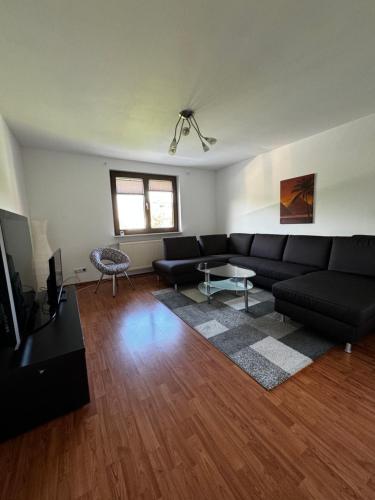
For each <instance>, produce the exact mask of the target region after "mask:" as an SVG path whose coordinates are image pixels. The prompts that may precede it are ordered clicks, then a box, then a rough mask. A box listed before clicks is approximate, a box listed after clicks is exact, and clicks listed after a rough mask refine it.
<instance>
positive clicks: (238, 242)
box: [229, 233, 254, 255]
mask: <svg viewBox="0 0 375 500" xmlns="http://www.w3.org/2000/svg"><path fill="white" fill-rule="evenodd" d="M253 239H254V235H253V234H247V233H232V234H230V235H229V251H230V252H231V253H237V254H239V255H249V253H250V246H251V243H252V241H253Z"/></svg>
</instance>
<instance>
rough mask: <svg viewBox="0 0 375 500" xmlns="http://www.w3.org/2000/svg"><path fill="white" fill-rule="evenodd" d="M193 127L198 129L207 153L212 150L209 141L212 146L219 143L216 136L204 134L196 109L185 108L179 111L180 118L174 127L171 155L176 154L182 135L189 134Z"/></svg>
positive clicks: (170, 147)
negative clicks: (195, 114) (196, 117)
mask: <svg viewBox="0 0 375 500" xmlns="http://www.w3.org/2000/svg"><path fill="white" fill-rule="evenodd" d="M191 127H193V128H194V130H195V131H196V133H197V135H198V138H199V140H200V141H201V143H202V148H203V151H204V152H205V153H207V151H209V150H210V148H209V147H208V145H207V143H208V144H210V145H211V146H213V145H214V144H216V143H217V139H215V138H214V137H205V136H204V135H202V133H201V131H200V129H199V125H198V123H197V120H196V119H195V116H194V111H192V110H191V109H184V110H182V111H181V112H180V113H179V118H178V120H177V123H176V126H175V128H174V136H173V139H172V142H171V144H170V146H169V154H170V155H174V154H176V151H177V146H178V143H179V142H180V139H181V136H182V135H184V136H187V135H189V134H190V129H191Z"/></svg>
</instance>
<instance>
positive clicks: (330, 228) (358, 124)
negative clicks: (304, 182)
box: [216, 114, 375, 235]
mask: <svg viewBox="0 0 375 500" xmlns="http://www.w3.org/2000/svg"><path fill="white" fill-rule="evenodd" d="M310 173H316V174H317V175H316V181H315V182H316V184H315V222H314V223H313V224H290V225H289V224H288V225H285V224H283V225H281V224H280V223H279V217H280V214H279V200H280V181H281V180H282V179H288V178H291V177H296V176H299V175H304V174H310ZM216 187H217V221H218V230H219V231H223V232H228V233H230V232H265V233H268V232H269V233H272V232H274V233H294V234H322V235H351V234H375V115H374V114H373V115H370V116H368V117H365V118H361V119H360V120H356V121H353V122H350V123H347V124H345V125H342V126H340V127H336V128H334V129H331V130H328V131H326V132H323V133H320V134H317V135H314V136H312V137H309V138H308V139H304V140H301V141H298V142H295V143H293V144H289V145H287V146H283V147H281V148H278V149H275V150H273V151H271V152H270V153H266V154H263V155H260V156H257V157H256V158H254V159H253V160H249V161H245V162H241V163H237V164H235V165H231V166H229V167H226V168H223V169H222V170H220V171H218V172H217V178H216Z"/></svg>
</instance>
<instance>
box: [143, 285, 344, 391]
mask: <svg viewBox="0 0 375 500" xmlns="http://www.w3.org/2000/svg"><path fill="white" fill-rule="evenodd" d="M153 295H154V296H155V298H157V299H158V300H159V301H160V302H162V303H163V304H165V305H166V306H167V307H168V308H169V309H171V310H172V311H173V312H174V313H175V314H177V316H179V317H180V318H181V319H182V320H183V321H185V323H187V324H188V325H190V326H192V327H193V328H194V329H195V330H196V331H197V332H199V333H200V334H201V335H202V336H203V337H205V338H206V339H207V340H208V341H209V342H211V344H213V345H214V346H215V347H216V348H217V349H219V350H220V351H222V352H223V353H225V354H226V355H227V356H228V357H229V358H230V359H231V360H232V361H233V362H234V363H236V364H237V365H238V366H239V367H241V368H242V369H243V370H244V371H245V372H246V373H248V374H249V375H250V376H251V377H252V378H254V379H255V380H256V381H257V382H258V383H259V384H261V385H262V386H263V387H264V388H265V389H268V390H271V389H274V388H275V387H277V386H278V385H279V384H281V383H282V382H285V381H286V380H288V379H289V378H290V377H291V376H293V375H294V374H295V373H297V372H299V371H300V370H302V369H303V368H305V367H306V366H308V365H310V364H311V363H312V362H313V361H314V360H315V359H316V358H318V357H319V356H321V355H322V354H324V353H326V352H327V351H328V350H329V349H330V348H331V347H333V346H334V345H335V344H334V343H333V342H331V341H329V340H327V339H326V338H324V337H321V336H320V335H319V334H317V333H315V332H312V331H311V330H308V329H307V328H305V327H303V326H302V325H300V324H298V323H295V322H294V321H291V320H289V319H287V321H286V322H282V317H281V315H280V314H278V313H277V312H275V310H274V298H273V295H272V293H270V292H268V291H265V290H262V289H260V288H252V290H251V291H250V293H249V312H248V313H246V312H245V304H244V298H243V296H242V295H241V296H240V295H238V296H236V295H235V294H234V293H233V292H226V291H221V292H218V293H216V294H215V295H214V296H213V297H212V299H211V304H208V303H207V298H206V297H205V296H204V295H202V294H201V293H200V292H199V290H198V289H197V288H196V287H195V288H191V287H189V288H181V289H180V290H179V291H178V292H176V291H174V290H173V289H172V288H167V289H164V290H158V291H156V292H153Z"/></svg>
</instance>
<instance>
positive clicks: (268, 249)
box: [250, 234, 288, 260]
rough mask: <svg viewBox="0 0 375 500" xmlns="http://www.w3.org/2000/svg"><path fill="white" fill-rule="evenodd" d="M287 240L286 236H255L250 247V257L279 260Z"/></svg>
mask: <svg viewBox="0 0 375 500" xmlns="http://www.w3.org/2000/svg"><path fill="white" fill-rule="evenodd" d="M287 238H288V236H287V235H286V234H256V235H255V236H254V239H253V244H252V245H251V249H250V255H251V256H252V257H263V258H265V259H273V260H281V259H282V256H283V252H284V247H285V243H286V240H287Z"/></svg>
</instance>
